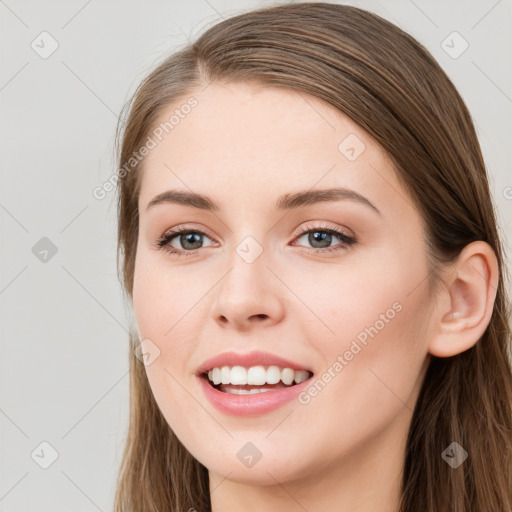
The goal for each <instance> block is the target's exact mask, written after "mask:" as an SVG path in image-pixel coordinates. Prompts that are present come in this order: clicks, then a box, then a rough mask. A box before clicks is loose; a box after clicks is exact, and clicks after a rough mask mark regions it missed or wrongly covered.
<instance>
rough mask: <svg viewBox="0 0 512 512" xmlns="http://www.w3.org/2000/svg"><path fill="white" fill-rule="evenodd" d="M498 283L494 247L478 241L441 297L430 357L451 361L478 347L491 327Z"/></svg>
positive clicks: (457, 265) (450, 276) (466, 252)
mask: <svg viewBox="0 0 512 512" xmlns="http://www.w3.org/2000/svg"><path fill="white" fill-rule="evenodd" d="M497 283H498V262H497V259H496V255H495V254H494V251H493V249H492V248H491V246H490V245H489V244H487V243H485V242H482V241H477V242H472V243H470V244H468V245H467V246H466V247H464V249H463V250H462V251H461V253H460V255H459V257H458V258H457V261H456V262H455V263H454V264H453V269H452V271H451V272H449V274H448V276H447V277H445V278H444V283H443V284H444V286H442V287H441V290H440V291H439V295H440V296H438V297H437V299H438V300H437V306H436V307H435V308H434V311H433V313H432V314H433V318H432V319H431V320H432V323H431V325H432V331H431V338H430V340H429V344H428V348H429V353H430V354H432V355H433V356H437V357H451V356H454V355H456V354H460V353H461V352H464V351H466V350H468V349H469V348H471V347H472V346H473V345H475V344H476V343H477V341H478V340H479V339H480V338H481V337H482V335H483V334H484V332H485V330H486V329H487V326H488V325H489V322H490V319H491V315H492V311H493V308H494V301H495V299H496V291H497V290H496V287H497Z"/></svg>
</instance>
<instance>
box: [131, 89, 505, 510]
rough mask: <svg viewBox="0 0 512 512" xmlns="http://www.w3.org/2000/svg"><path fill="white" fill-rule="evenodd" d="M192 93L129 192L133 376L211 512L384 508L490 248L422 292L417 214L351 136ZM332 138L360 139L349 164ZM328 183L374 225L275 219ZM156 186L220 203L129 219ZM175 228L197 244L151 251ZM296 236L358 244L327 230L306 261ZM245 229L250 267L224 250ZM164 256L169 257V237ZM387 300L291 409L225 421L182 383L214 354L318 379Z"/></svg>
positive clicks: (476, 246)
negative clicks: (203, 485) (150, 352)
mask: <svg viewBox="0 0 512 512" xmlns="http://www.w3.org/2000/svg"><path fill="white" fill-rule="evenodd" d="M193 96H194V97H195V98H196V99H197V100H198V105H197V107H196V108H195V109H194V110H193V111H192V112H191V113H190V114H189V115H188V116H185V117H184V119H181V120H180V123H179V125H178V126H177V127H175V128H174V130H173V131H172V132H170V134H169V135H168V136H167V137H165V138H164V139H163V141H162V142H161V143H160V144H158V146H157V147H155V148H154V149H152V150H151V152H150V154H149V155H148V156H147V157H146V159H145V162H144V172H143V175H142V182H141V191H140V196H139V212H140V220H139V240H138V247H137V255H136V267H135V277H134V290H133V307H134V313H135V317H136V320H137V327H138V330H139V335H140V339H141V340H143V339H149V340H151V343H153V344H154V346H156V347H158V350H159V351H160V352H159V355H158V357H157V358H156V359H155V360H154V362H152V363H151V364H150V365H147V366H146V372H147V376H148V380H149V383H150V386H151V389H152V391H153V393H154V396H155V399H156V401H157V403H158V405H159V407H160V409H161V411H162V413H163V415H164V417H165V418H166V420H167V422H168V423H169V425H170V426H171V428H172V429H173V431H174V432H175V433H176V435H177V436H178V438H179V439H180V441H181V442H182V443H183V444H184V446H185V447H186V448H187V449H188V450H189V451H190V452H191V453H192V455H193V456H194V457H195V458H196V459H197V460H199V461H200V462H201V463H202V464H203V465H204V466H205V467H207V468H208V470H209V475H210V490H211V493H212V494H211V500H212V509H213V511H214V512H220V511H222V512H229V511H235V510H240V509H241V507H243V510H245V511H253V510H254V511H256V510H269V511H278V510H279V511H281V510H289V511H303V510H304V509H306V510H308V511H310V512H311V511H314V510H322V511H337V512H348V511H351V512H359V511H361V512H362V511H368V510H375V511H377V510H379V511H383V512H396V511H397V510H398V501H399V493H400V483H401V478H402V473H401V465H402V462H403V460H402V459H403V455H404V450H405V443H406V436H407V431H408V428H409V425H410V420H411V417H412V410H413V409H414V404H415V402H416V400H417V397H418V393H419V391H420V388H421V384H422V382H423V378H424V374H425V370H426V367H427V364H428V361H429V357H430V354H434V355H439V356H442V357H444V356H450V355H454V354H456V353H459V352H462V351H464V350H466V349H467V348H469V347H470V346H472V345H473V344H474V343H475V342H476V341H477V340H478V338H479V336H481V334H482V333H483V331H484V330H485V327H486V326H487V324H488V322H489V319H490V314H491V312H492V305H493V300H494V291H493V286H494V287H495V286H496V283H497V268H496V261H495V258H494V255H493V253H492V250H491V249H490V248H489V247H488V246H487V245H486V244H484V243H483V242H475V243H473V244H470V246H468V247H466V249H465V251H463V253H462V254H461V257H460V258H459V260H458V261H457V262H456V263H455V264H454V265H453V266H452V267H450V268H447V269H446V272H445V273H444V274H443V276H444V277H443V279H444V282H443V283H444V284H443V286H441V288H440V291H439V292H438V294H437V295H436V296H435V298H432V297H430V295H429V280H428V279H426V278H427V276H428V275H429V267H428V259H427V252H426V243H425V240H424V229H423V224H422V219H421V217H420V215H419V213H418V211H417V210H416V208H415V207H414V206H413V201H412V199H411V198H410V197H409V196H408V194H407V192H406V191H405V190H404V189H403V188H402V187H401V186H400V184H399V182H398V181H397V178H396V175H395V171H394V170H393V166H392V163H391V161H390V159H389V158H388V156H387V154H386V152H385V151H384V150H383V149H382V148H381V147H380V146H379V145H378V144H377V143H376V142H375V141H374V140H373V139H372V138H371V137H370V136H369V135H368V134H367V133H366V132H365V131H364V130H363V129H362V128H360V127H359V126H358V125H356V124H355V123H354V122H353V121H351V120H350V119H349V118H348V117H346V116H344V115H343V114H341V113H339V112H338V111H337V110H335V109H334V108H333V107H331V106H329V105H327V104H326V103H324V102H322V101H321V100H318V99H316V98H314V97H312V96H308V95H306V94H298V93H296V92H293V91H289V90H285V89H277V88H268V87H262V86H259V85H255V84H248V83H238V84H231V85H225V84H224V85H223V84H218V83H212V84H210V85H209V86H208V87H207V88H206V89H204V90H203V91H201V90H200V89H198V90H195V91H193ZM182 103H183V102H176V104H173V105H169V107H168V109H166V110H165V112H162V115H161V119H160V121H165V120H166V119H168V118H169V116H170V114H171V113H172V112H173V111H174V110H175V109H176V108H177V106H179V104H182ZM160 121H159V122H160ZM349 134H355V135H356V136H357V137H358V138H359V139H360V141H362V142H363V143H364V145H365V149H364V151H363V152H362V153H361V154H360V155H359V156H358V158H357V159H356V160H354V161H350V160H348V159H347V158H346V156H345V155H344V154H343V153H342V152H340V150H339V149H338V146H339V144H340V142H341V141H342V140H343V139H344V138H345V137H347V136H348V135H349ZM335 186H338V187H339V186H343V187H347V188H350V189H353V190H355V191H357V192H358V193H359V194H362V195H363V196H365V197H366V198H367V199H368V200H370V201H371V202H372V203H373V204H374V205H375V206H376V207H377V208H378V210H379V212H380V214H378V213H376V212H375V211H374V210H373V209H372V208H369V207H368V206H365V205H363V204H360V203H358V202H357V201H354V200H347V199H345V200H340V201H331V202H323V203H318V204H314V205H310V206H305V207H301V208H298V209H297V210H290V211H287V212H284V211H278V210H276V209H275V203H276V201H277V198H278V197H279V196H281V195H282V194H286V193H293V192H297V191H302V190H309V189H320V188H330V187H335ZM169 189H179V190H182V191H193V192H197V193H202V194H206V195H208V196H210V197H211V198H212V199H213V200H215V202H217V203H218V204H219V206H220V209H219V210H218V211H217V212H208V211H205V210H200V209H196V208H191V207H189V206H185V205H177V204H170V203H168V204H158V205H155V206H153V207H152V208H150V209H149V210H147V211H146V207H147V205H148V203H149V202H150V201H151V199H153V198H154V197H155V196H156V195H158V194H160V193H162V192H164V191H166V190H169ZM178 226H186V227H187V228H190V230H192V231H193V230H194V229H195V230H199V231H201V232H203V233H204V234H205V236H204V237H203V245H202V246H201V247H202V248H199V249H198V250H196V251H195V254H194V255H192V256H188V257H184V256H181V257H180V256H177V255H175V254H169V253H167V252H166V251H165V250H163V249H159V248H156V246H155V243H156V241H157V240H158V239H159V238H160V237H161V236H162V235H163V234H164V233H165V232H166V231H168V230H169V229H170V228H173V227H178ZM305 226H307V227H308V228H309V229H312V230H313V232H314V231H315V228H316V230H318V228H323V227H331V228H333V227H334V228H335V227H338V228H340V229H342V230H344V232H346V233H347V234H350V235H351V236H355V237H356V239H357V242H356V243H355V244H353V245H351V246H343V245H344V244H342V242H341V240H340V239H338V238H336V236H334V235H333V237H332V241H331V243H330V246H329V247H335V246H338V247H342V248H341V249H340V250H339V251H337V252H331V253H325V252H324V253H318V254H312V253H311V252H308V248H309V249H311V248H313V247H316V248H320V250H324V251H325V249H321V247H323V246H322V245H321V244H319V243H317V244H316V245H312V244H314V240H313V241H311V240H308V234H307V233H306V235H300V231H302V228H304V227H305ZM247 236H252V237H254V239H255V240H256V241H257V242H258V243H259V244H260V246H261V248H262V250H263V252H262V254H261V255H260V256H259V257H258V258H257V259H256V260H255V261H254V262H252V263H247V262H246V261H245V260H244V259H242V258H241V257H240V256H239V255H238V254H237V252H236V249H237V246H238V245H239V244H240V243H241V242H242V240H244V238H245V237H247ZM181 241H182V242H185V243H186V240H185V241H184V240H183V238H182V240H181ZM172 245H173V247H174V248H176V249H178V250H179V249H181V250H182V251H185V250H186V249H185V248H183V245H180V237H179V236H177V237H176V238H174V240H173V242H172ZM188 247H190V245H189V246H188ZM189 251H190V249H189ZM397 303H398V304H399V305H400V306H401V310H400V311H399V312H396V314H395V315H394V318H392V319H391V320H389V321H388V322H385V325H384V327H383V328H382V329H380V330H379V332H378V334H377V335H376V336H374V337H373V338H368V342H367V345H366V346H363V348H362V350H360V351H359V352H358V353H357V354H356V355H355V356H354V357H353V358H352V359H351V360H350V361H346V362H347V364H346V365H344V367H343V369H342V371H339V372H337V373H336V372H334V373H335V377H334V378H332V379H331V380H330V382H329V383H328V384H327V385H326V386H325V387H324V388H323V389H322V390H321V392H319V393H318V394H317V395H316V396H314V397H312V398H311V400H310V401H309V402H308V403H307V404H302V403H299V402H298V401H297V400H293V401H292V402H290V403H288V404H285V405H284V406H282V407H280V408H278V409H277V410H274V411H272V412H270V413H266V414H263V415H260V416H254V417H237V416H232V415H228V414H224V413H221V412H219V411H217V410H216V409H215V408H213V406H212V405H210V403H209V402H208V401H207V399H206V397H205V396H204V394H203V392H202V390H201V388H200V386H199V382H198V379H197V377H196V376H195V372H196V370H197V368H198V366H199V365H200V364H201V363H202V362H203V361H204V360H206V359H208V358H210V357H212V356H214V355H217V354H219V353H221V352H224V351H228V350H233V351H238V352H241V353H245V352H250V351H252V350H263V351H268V352H271V353H274V354H277V355H280V356H283V357H285V358H288V359H292V360H294V361H296V362H298V363H302V364H303V365H304V366H307V367H309V368H311V369H312V370H313V371H314V374H315V377H314V378H315V379H316V378H321V376H322V375H323V374H324V372H326V371H328V369H329V368H331V374H332V372H333V370H332V368H333V364H334V363H335V361H336V360H337V357H338V356H340V355H341V356H343V354H345V352H346V351H347V350H348V349H350V346H351V343H352V341H353V340H354V339H355V338H356V336H357V335H358V334H360V333H361V332H362V331H364V330H365V328H368V327H370V326H374V325H376V322H377V320H379V319H380V318H382V317H381V316H380V315H382V314H385V312H386V311H388V310H389V309H390V308H392V305H393V304H395V305H396V304H397ZM454 311H457V313H458V315H455V316H453V312H454ZM379 325H380V324H379ZM247 442H251V443H253V444H254V445H255V446H256V447H257V449H258V450H259V451H260V452H261V454H262V456H261V459H260V460H259V461H258V462H257V463H256V464H255V465H254V466H252V467H246V466H245V465H244V464H242V463H241V462H240V460H239V459H238V457H237V452H238V451H239V450H240V449H241V448H242V447H243V446H244V445H245V444H246V443H247ZM444 448H446V447H444V446H439V453H441V452H442V451H443V450H444Z"/></svg>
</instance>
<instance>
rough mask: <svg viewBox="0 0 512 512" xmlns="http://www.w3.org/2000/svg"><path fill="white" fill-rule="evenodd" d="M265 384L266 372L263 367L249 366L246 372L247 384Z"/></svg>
mask: <svg viewBox="0 0 512 512" xmlns="http://www.w3.org/2000/svg"><path fill="white" fill-rule="evenodd" d="M265 382H267V370H265V368H264V367H263V366H251V368H249V370H248V371H247V384H256V385H257V386H262V385H263V384H265Z"/></svg>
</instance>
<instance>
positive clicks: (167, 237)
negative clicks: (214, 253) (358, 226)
mask: <svg viewBox="0 0 512 512" xmlns="http://www.w3.org/2000/svg"><path fill="white" fill-rule="evenodd" d="M311 231H317V232H321V233H327V234H329V235H335V236H336V237H338V238H339V239H340V240H341V241H342V242H341V243H340V244H338V245H335V246H334V247H328V248H326V249H316V248H313V247H305V249H306V250H307V252H310V253H313V254H321V253H324V254H325V253H332V252H337V251H342V250H347V249H348V247H350V246H351V245H354V244H355V243H356V242H357V240H356V239H355V238H354V237H351V236H348V235H347V234H345V233H344V232H343V231H341V230H340V229H337V228H333V227H327V226H305V227H304V229H303V231H301V232H300V233H299V234H297V235H296V237H295V239H297V238H301V237H302V236H303V235H305V234H307V233H309V232H311ZM184 233H187V234H191V233H194V234H199V235H204V236H206V237H208V235H207V234H206V233H203V232H202V231H199V230H197V229H190V228H186V227H182V228H174V229H172V230H170V231H167V232H166V233H164V234H163V235H162V236H161V237H160V238H159V239H158V240H157V241H156V246H157V248H158V249H163V250H164V251H165V252H167V253H169V254H174V255H176V256H179V257H182V256H184V257H188V256H194V255H195V254H196V253H197V251H199V250H200V249H201V248H200V249H194V250H191V251H185V250H180V249H176V248H174V247H171V246H170V245H169V244H170V242H171V241H172V240H173V239H174V238H176V237H177V236H179V235H182V234H184ZM208 238H210V237H208ZM295 239H294V240H295Z"/></svg>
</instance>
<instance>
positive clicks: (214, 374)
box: [208, 366, 309, 394]
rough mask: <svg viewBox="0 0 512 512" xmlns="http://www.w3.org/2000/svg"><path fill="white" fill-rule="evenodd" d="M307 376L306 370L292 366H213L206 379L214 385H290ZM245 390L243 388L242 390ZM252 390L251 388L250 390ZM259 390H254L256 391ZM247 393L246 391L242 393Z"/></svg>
mask: <svg viewBox="0 0 512 512" xmlns="http://www.w3.org/2000/svg"><path fill="white" fill-rule="evenodd" d="M308 377H309V372H308V371H307V370H293V369H292V368H279V366H269V367H268V368H265V367H264V366H251V367H250V368H244V367H243V366H233V367H231V366H223V367H222V368H213V369H212V370H210V371H209V372H208V379H209V380H210V381H211V382H213V384H214V385H218V384H233V385H242V386H243V385H246V384H252V385H255V386H263V385H265V384H277V383H278V382H279V381H282V382H283V384H285V385H286V386H291V385H292V384H293V382H294V381H295V383H296V384H299V383H300V382H302V381H304V380H306V379H307V378H308ZM244 391H245V390H244ZM252 391H253V390H251V392H252ZM257 391H259V390H254V392H257ZM242 394H247V393H242Z"/></svg>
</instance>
